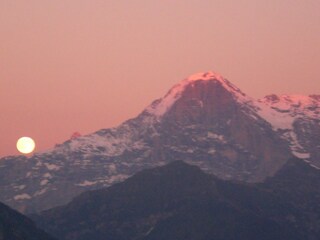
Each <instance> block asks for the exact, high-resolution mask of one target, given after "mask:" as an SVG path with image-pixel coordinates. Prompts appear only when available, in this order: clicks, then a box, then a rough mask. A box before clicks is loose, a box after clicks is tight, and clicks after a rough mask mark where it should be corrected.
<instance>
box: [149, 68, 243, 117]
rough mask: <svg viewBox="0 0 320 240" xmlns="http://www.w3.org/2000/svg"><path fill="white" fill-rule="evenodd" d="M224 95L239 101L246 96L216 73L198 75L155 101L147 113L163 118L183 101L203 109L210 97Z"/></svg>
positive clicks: (182, 82)
mask: <svg viewBox="0 0 320 240" xmlns="http://www.w3.org/2000/svg"><path fill="white" fill-rule="evenodd" d="M224 95H228V97H231V98H234V99H239V100H244V99H245V94H244V93H242V92H241V91H240V89H238V88H237V87H235V86H234V85H233V84H231V83H230V82H229V81H228V80H226V79H224V78H223V77H222V76H221V75H219V74H217V73H214V72H205V73H197V74H194V75H192V76H190V77H188V78H186V79H184V80H183V81H181V82H180V83H179V84H177V85H175V86H174V87H172V88H171V89H170V91H169V92H168V93H167V94H166V95H165V96H164V97H163V98H161V99H158V100H156V101H154V102H153V103H152V104H151V105H150V106H149V107H148V108H147V111H148V112H149V113H151V114H153V115H156V116H158V117H161V116H163V115H165V114H166V113H167V112H168V111H170V109H171V108H172V107H173V106H174V105H175V104H178V103H179V102H181V101H189V102H190V101H193V102H192V104H193V105H191V107H192V106H193V107H194V106H197V105H198V106H199V107H200V108H203V107H204V106H206V105H208V104H206V103H208V101H210V100H213V99H210V97H212V96H215V97H216V98H219V97H224ZM225 97H227V96H225ZM188 107H190V106H188Z"/></svg>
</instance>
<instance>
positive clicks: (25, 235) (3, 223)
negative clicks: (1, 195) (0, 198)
mask: <svg viewBox="0 0 320 240" xmlns="http://www.w3.org/2000/svg"><path fill="white" fill-rule="evenodd" d="M0 240H54V238H53V237H51V236H49V235H48V234H47V233H45V232H44V231H42V230H40V229H38V228H37V227H36V226H35V224H34V223H33V222H32V221H31V220H30V219H28V218H27V217H25V216H23V215H22V214H20V213H18V212H16V211H15V210H13V209H11V208H9V207H8V206H6V205H4V204H2V203H0Z"/></svg>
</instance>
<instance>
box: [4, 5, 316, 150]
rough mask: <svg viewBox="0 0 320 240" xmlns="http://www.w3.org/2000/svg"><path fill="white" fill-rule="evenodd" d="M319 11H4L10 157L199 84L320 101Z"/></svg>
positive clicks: (188, 8) (73, 7)
mask: <svg viewBox="0 0 320 240" xmlns="http://www.w3.org/2000/svg"><path fill="white" fill-rule="evenodd" d="M319 65H320V1H319V0H268V1H265V0H221V1H220V0H211V1H210V0H161V1H160V0H127V1H122V0H112V1H111V0H109V1H108V0H86V1H85V0H28V1H25V0H0V111H1V113H0V123H1V124H0V138H1V145H0V156H4V155H9V154H18V153H17V151H16V150H15V143H16V140H17V139H18V138H19V137H20V136H24V135H27V136H30V137H32V138H34V139H35V141H36V143H37V150H44V149H47V148H51V147H53V146H54V144H55V143H61V142H63V141H65V140H67V139H68V138H69V137H70V135H71V134H72V133H73V132H75V131H79V132H80V133H82V134H87V133H90V132H94V131H96V130H98V129H101V128H109V127H113V126H117V125H118V124H120V123H121V122H122V121H124V120H126V119H128V118H132V117H134V116H136V115H137V114H138V113H139V112H140V111H142V110H143V108H144V107H146V106H147V105H148V104H149V103H150V102H151V101H152V100H154V99H156V98H159V97H161V96H162V95H164V94H165V93H166V91H167V90H168V89H169V88H170V87H171V86H172V85H174V84H175V83H177V82H179V81H180V80H182V79H183V78H184V77H187V76H188V75H190V74H193V73H196V72H201V71H207V70H213V71H216V72H219V73H220V74H222V75H223V76H225V77H226V78H228V79H229V80H230V81H231V82H233V83H234V84H235V85H237V86H238V87H239V88H240V89H242V91H244V92H245V93H247V94H248V95H251V96H253V97H257V98H258V97H262V96H264V95H266V94H269V93H278V94H283V93H300V94H311V93H318V94H319V93H320V77H319V69H320V66H319Z"/></svg>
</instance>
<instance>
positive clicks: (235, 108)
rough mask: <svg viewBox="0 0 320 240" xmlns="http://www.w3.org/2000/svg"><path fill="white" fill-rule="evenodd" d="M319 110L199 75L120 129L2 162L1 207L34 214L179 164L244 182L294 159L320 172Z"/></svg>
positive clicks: (315, 101)
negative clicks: (85, 193) (138, 174)
mask: <svg viewBox="0 0 320 240" xmlns="http://www.w3.org/2000/svg"><path fill="white" fill-rule="evenodd" d="M319 109H320V97H319V96H316V95H313V96H309V97H303V96H276V95H272V96H267V97H266V98H264V99H262V100H255V99H252V98H251V97H249V96H247V95H246V94H244V93H243V92H241V90H239V89H238V88H237V87H235V86H234V85H232V84H231V83H230V82H229V81H227V80H226V79H224V78H223V77H221V76H220V75H218V74H215V73H213V72H207V73H200V74H196V75H193V76H191V77H189V78H187V79H185V80H183V81H182V82H180V83H179V84H177V85H176V86H174V87H173V88H172V89H171V90H170V91H169V92H168V93H167V94H166V95H165V96H164V97H163V98H161V99H158V100H156V101H154V102H153V103H152V104H151V105H150V106H148V107H147V108H146V109H145V110H144V111H143V112H142V113H141V114H139V115H138V116H137V117H136V118H133V119H130V120H128V121H126V122H124V123H123V124H121V125H120V126H119V127H116V128H111V129H102V130H99V131H97V132H95V133H92V134H89V135H86V136H77V137H74V138H72V139H70V140H68V141H66V142H64V143H62V144H60V145H57V146H55V148H53V149H51V150H48V151H45V152H41V153H40V152H39V153H35V154H34V155H33V156H32V157H28V158H27V157H24V156H11V157H5V158H2V159H1V160H0V180H1V181H0V193H1V194H0V200H1V201H3V202H5V203H7V204H9V205H10V206H12V207H14V208H16V209H19V210H20V211H23V212H27V213H28V212H37V211H41V210H44V209H49V208H51V207H54V206H58V205H62V204H65V203H67V202H68V201H70V200H71V199H72V198H73V197H74V196H76V195H77V194H79V193H81V192H83V191H85V190H89V189H98V188H101V187H106V186H110V185H112V184H114V183H116V182H119V181H122V180H124V179H126V178H128V177H129V176H131V175H133V174H134V173H136V172H138V171H140V170H142V169H145V168H151V167H155V166H160V165H164V164H166V163H168V162H171V161H174V160H183V161H186V162H188V163H191V164H194V165H197V166H199V167H200V168H201V169H203V170H204V171H206V172H207V173H212V174H214V175H216V176H218V177H219V178H221V179H233V180H239V181H246V182H261V181H263V180H264V179H265V178H267V177H268V176H272V175H274V174H275V173H276V172H277V171H278V169H280V168H281V166H283V165H284V164H285V163H286V161H287V159H289V158H290V157H292V156H293V155H295V156H297V157H299V158H301V159H302V160H303V161H308V162H309V163H310V165H312V166H314V167H320V162H319V160H318V159H320V158H319V147H320V144H319V143H320V141H319V140H320V139H319V138H320V134H319V133H320V124H319V119H320V112H319Z"/></svg>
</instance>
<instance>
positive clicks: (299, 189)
mask: <svg viewBox="0 0 320 240" xmlns="http://www.w3.org/2000/svg"><path fill="white" fill-rule="evenodd" d="M258 186H259V187H260V188H262V189H264V190H266V191H268V192H272V193H273V194H274V195H276V196H277V197H279V199H281V200H282V201H286V202H290V203H291V204H293V205H294V206H295V207H296V208H297V209H299V211H300V212H301V213H302V214H303V216H304V217H303V220H302V222H303V223H304V225H305V228H306V229H308V231H309V232H310V239H319V236H320V205H319V202H320V170H319V169H316V168H314V167H311V166H310V165H309V164H307V163H305V162H303V161H301V160H300V159H296V158H293V159H290V160H289V161H288V162H287V163H286V164H285V165H284V166H283V167H282V168H281V169H280V170H279V171H278V172H277V173H276V174H275V176H274V177H272V178H268V179H266V181H265V182H264V183H262V184H259V185H258Z"/></svg>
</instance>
